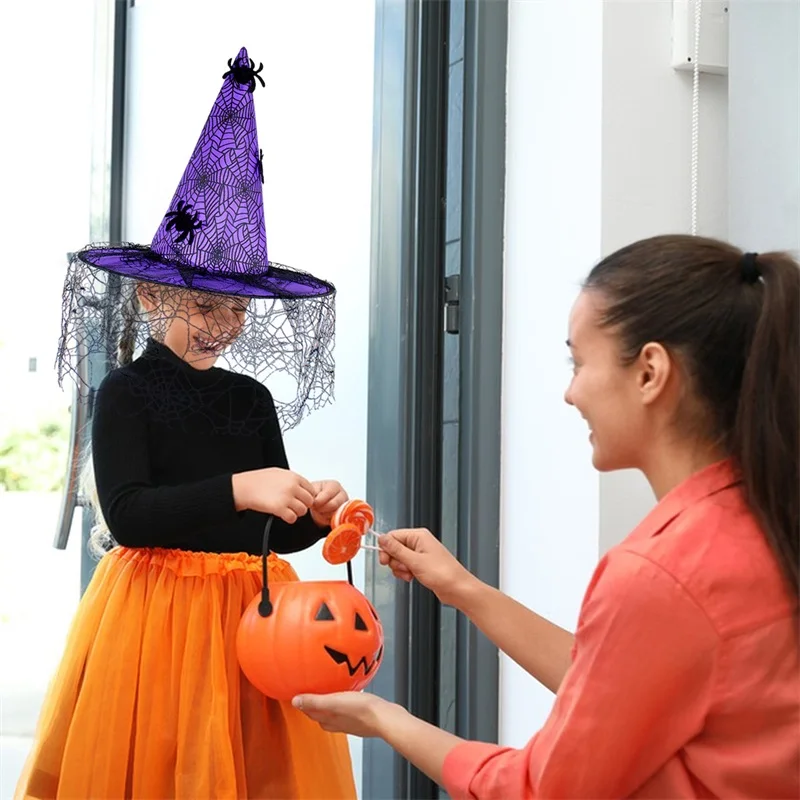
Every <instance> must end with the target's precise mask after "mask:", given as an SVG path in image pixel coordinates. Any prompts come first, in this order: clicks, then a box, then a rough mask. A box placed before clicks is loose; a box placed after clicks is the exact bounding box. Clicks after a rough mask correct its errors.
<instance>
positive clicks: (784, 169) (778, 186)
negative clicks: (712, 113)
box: [729, 0, 800, 252]
mask: <svg viewBox="0 0 800 800" xmlns="http://www.w3.org/2000/svg"><path fill="white" fill-rule="evenodd" d="M729 76H730V77H729V80H730V129H729V142H730V144H729V147H730V165H729V177H730V202H729V210H730V235H731V239H732V240H733V242H734V243H735V244H737V245H739V246H740V247H743V248H744V249H746V250H753V251H761V252H764V251H766V250H780V249H788V250H794V251H799V250H800V2H798V0H788V1H787V0H733V2H732V3H731V20H730V71H729Z"/></svg>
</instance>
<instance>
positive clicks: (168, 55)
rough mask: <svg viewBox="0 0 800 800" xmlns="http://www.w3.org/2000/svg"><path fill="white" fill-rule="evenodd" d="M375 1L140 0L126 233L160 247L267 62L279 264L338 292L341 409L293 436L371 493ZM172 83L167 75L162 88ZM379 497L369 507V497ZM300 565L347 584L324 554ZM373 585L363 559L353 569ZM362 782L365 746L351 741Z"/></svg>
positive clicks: (260, 100)
mask: <svg viewBox="0 0 800 800" xmlns="http://www.w3.org/2000/svg"><path fill="white" fill-rule="evenodd" d="M374 19H375V17H374V3H373V2H372V0H348V2H346V3H343V2H339V3H331V2H328V0H306V2H303V3H299V2H296V0H228V2H227V3H226V4H225V9H224V12H223V11H222V10H221V6H220V3H219V0H158V2H156V0H137V2H136V5H135V6H134V8H133V9H132V12H131V39H130V72H131V81H130V88H129V99H128V103H129V106H128V114H129V127H128V134H127V135H128V143H127V159H128V165H127V166H128V169H127V175H128V184H127V186H126V217H125V222H126V224H125V231H124V235H125V237H126V238H127V239H128V240H129V241H134V242H144V243H149V242H150V240H151V239H152V237H153V234H154V233H155V231H156V229H157V227H158V225H159V223H160V221H161V219H162V217H163V215H164V213H165V212H166V211H167V208H168V206H169V203H170V200H171V198H172V195H173V193H174V191H175V187H176V186H177V184H178V181H179V180H180V177H181V174H182V173H183V170H184V168H185V166H186V163H187V161H188V159H189V156H190V155H191V153H192V150H193V148H194V145H195V143H196V141H197V138H198V136H199V134H200V131H201V129H202V126H203V124H204V122H205V120H206V118H207V116H208V113H209V111H210V110H211V106H212V104H213V102H214V99H215V97H216V95H217V92H218V91H219V88H220V86H221V85H222V80H221V78H222V73H223V72H224V71H225V69H226V66H225V65H226V62H227V60H228V59H229V58H232V57H233V56H235V55H236V53H237V52H238V51H239V48H240V47H242V46H243V45H244V46H246V47H247V48H248V51H249V54H250V56H251V57H252V58H253V59H255V60H256V62H263V64H264V70H263V72H262V76H263V77H264V80H265V82H266V88H262V87H261V86H260V85H259V86H258V88H257V90H256V93H255V98H254V101H255V106H256V119H257V123H258V133H259V144H260V146H261V147H262V149H263V150H264V177H265V184H264V212H265V217H266V225H267V246H268V249H269V256H270V258H271V259H272V260H273V261H278V262H281V263H284V264H288V265H289V266H293V267H297V268H298V269H302V270H306V271H309V272H312V273H314V274H316V275H318V276H320V277H323V278H325V279H327V280H330V281H332V282H333V283H334V284H335V285H336V287H337V289H338V295H337V301H336V303H337V323H336V351H335V356H336V401H335V403H334V404H333V405H331V406H328V407H327V408H325V409H323V410H321V411H318V412H315V413H314V414H312V415H311V416H310V417H308V418H307V419H306V420H304V421H303V422H302V423H301V424H300V425H299V426H298V427H297V428H296V429H294V430H292V431H290V432H289V433H288V435H287V436H286V449H287V453H288V456H289V461H290V464H291V465H292V467H293V468H294V469H296V470H297V471H298V472H300V473H302V474H304V475H306V476H307V477H308V478H309V479H311V480H317V479H322V478H335V479H337V480H339V481H341V483H342V484H343V485H344V486H345V487H346V489H347V490H348V491H349V493H350V495H351V496H352V497H364V495H365V491H366V442H367V363H368V321H369V275H370V263H369V259H370V249H369V248H370V210H371V189H372V183H371V180H372V178H371V167H372V105H373V98H372V90H373V60H374V36H375V31H374ZM165 76H167V77H166V78H165ZM367 499H368V498H367ZM289 560H290V561H291V562H292V563H293V564H294V566H295V567H296V569H297V571H298V572H299V574H300V575H301V577H302V578H304V579H307V580H314V579H331V578H335V579H343V578H344V577H345V572H344V567H332V566H330V565H329V564H328V563H327V562H325V561H324V560H323V559H322V555H321V545H320V546H318V547H315V548H312V549H311V550H308V551H305V552H304V553H300V554H296V555H293V556H291V557H290V558H289ZM354 572H355V576H356V582H357V583H358V584H359V585H361V586H362V587H363V576H364V568H363V559H362V557H359V558H358V559H357V560H356V562H355V564H354ZM352 749H353V756H354V768H355V771H356V775H357V778H358V779H360V774H361V766H360V753H361V742H360V740H353V742H352Z"/></svg>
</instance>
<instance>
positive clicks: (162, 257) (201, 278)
mask: <svg viewBox="0 0 800 800" xmlns="http://www.w3.org/2000/svg"><path fill="white" fill-rule="evenodd" d="M228 67H229V69H228V71H227V72H226V73H225V74H224V75H223V85H222V88H221V89H220V91H219V94H218V95H217V99H216V101H215V102H214V106H213V108H212V109H211V113H210V114H209V116H208V119H207V120H206V123H205V125H204V127H203V130H202V132H201V134H200V138H199V139H198V141H197V144H196V146H195V149H194V152H193V153H192V157H191V159H190V160H189V163H188V165H187V167H186V169H185V171H184V173H183V176H182V177H181V180H180V183H179V184H178V188H177V190H176V191H175V195H174V196H173V198H172V202H171V203H170V207H169V209H168V211H167V213H166V214H165V215H164V219H163V220H162V222H161V225H160V227H159V229H158V231H157V232H156V235H155V237H154V238H153V241H152V242H151V244H150V246H143V245H127V244H121V245H100V246H98V245H90V246H88V247H86V248H84V249H83V250H82V251H80V252H79V253H78V254H77V257H78V258H79V259H80V260H81V261H82V262H84V263H85V264H87V265H88V266H91V267H96V268H98V269H102V270H105V271H107V272H112V273H115V274H117V275H122V276H125V277H127V278H132V279H135V280H137V281H147V282H152V283H158V284H163V285H167V286H176V287H185V288H190V289H194V290H197V291H203V292H212V293H216V294H229V295H238V296H241V297H264V298H283V299H287V298H298V299H299V298H304V297H320V296H325V295H328V294H332V293H333V292H334V291H335V289H334V287H333V286H332V284H330V283H328V282H327V281H324V280H321V279H319V278H316V277H314V276H313V275H310V274H307V273H304V272H301V271H299V270H294V269H292V268H290V267H286V266H284V265H281V264H275V263H273V262H270V261H269V259H268V257H267V238H266V229H265V223H264V203H263V194H262V182H263V167H262V152H261V150H260V149H259V146H258V133H257V130H256V118H255V108H254V105H253V91H254V90H255V87H256V85H257V82H261V83H262V84H263V79H262V78H261V76H260V75H259V72H260V71H261V66H260V65H259V67H258V68H256V66H255V63H254V62H253V61H252V60H250V59H249V57H248V55H247V50H246V49H245V48H242V49H241V50H240V52H239V54H238V55H237V57H236V59H231V60H230V61H229V62H228Z"/></svg>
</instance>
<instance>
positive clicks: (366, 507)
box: [331, 500, 375, 534]
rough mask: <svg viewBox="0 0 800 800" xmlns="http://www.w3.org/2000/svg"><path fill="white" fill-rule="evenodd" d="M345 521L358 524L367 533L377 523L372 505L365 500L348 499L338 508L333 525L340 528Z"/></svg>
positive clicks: (363, 532) (332, 521)
mask: <svg viewBox="0 0 800 800" xmlns="http://www.w3.org/2000/svg"><path fill="white" fill-rule="evenodd" d="M345 523H349V524H351V525H355V526H357V527H358V528H359V530H360V531H361V533H362V534H365V533H366V532H367V531H368V530H369V529H370V528H371V527H372V526H373V524H374V523H375V514H374V513H373V511H372V506H371V505H370V504H369V503H367V502H365V501H364V500H348V501H347V502H346V503H344V504H343V505H341V506H339V508H337V509H336V513H335V514H334V515H333V519H332V520H331V527H333V528H338V527H339V525H343V524H345Z"/></svg>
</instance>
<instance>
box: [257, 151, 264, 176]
mask: <svg viewBox="0 0 800 800" xmlns="http://www.w3.org/2000/svg"><path fill="white" fill-rule="evenodd" d="M258 175H259V177H260V178H261V183H264V151H263V150H259V151H258Z"/></svg>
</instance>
